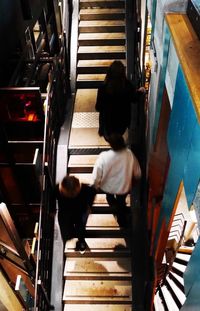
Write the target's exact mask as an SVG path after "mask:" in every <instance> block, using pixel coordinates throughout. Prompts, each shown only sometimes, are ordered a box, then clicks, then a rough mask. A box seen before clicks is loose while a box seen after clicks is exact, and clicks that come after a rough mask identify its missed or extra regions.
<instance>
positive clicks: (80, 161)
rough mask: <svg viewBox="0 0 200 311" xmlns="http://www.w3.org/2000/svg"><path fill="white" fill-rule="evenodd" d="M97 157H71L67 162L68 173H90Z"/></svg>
mask: <svg viewBox="0 0 200 311" xmlns="http://www.w3.org/2000/svg"><path fill="white" fill-rule="evenodd" d="M96 159H97V155H72V156H70V158H69V162H68V172H69V173H71V174H72V173H78V172H79V173H91V172H92V170H93V166H94V163H95V162H96Z"/></svg>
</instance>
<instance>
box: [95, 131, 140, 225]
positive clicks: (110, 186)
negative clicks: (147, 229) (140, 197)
mask: <svg viewBox="0 0 200 311" xmlns="http://www.w3.org/2000/svg"><path fill="white" fill-rule="evenodd" d="M108 142H109V144H110V146H111V149H109V150H108V151H103V152H101V153H100V154H99V156H98V158H97V160H96V162H95V165H94V168H93V172H92V185H93V186H94V187H95V188H96V189H97V190H100V191H103V192H105V193H106V199H107V202H108V204H109V205H110V206H115V207H116V210H117V220H118V223H119V225H120V226H124V225H125V217H124V214H125V207H126V196H127V194H128V193H129V192H130V190H131V188H132V185H133V182H134V180H138V179H140V178H141V168H140V165H139V162H138V160H137V158H136V156H135V155H134V154H133V152H132V151H131V150H130V149H129V148H128V147H127V146H126V144H125V141H124V138H123V136H121V135H120V134H111V135H110V136H109V137H108Z"/></svg>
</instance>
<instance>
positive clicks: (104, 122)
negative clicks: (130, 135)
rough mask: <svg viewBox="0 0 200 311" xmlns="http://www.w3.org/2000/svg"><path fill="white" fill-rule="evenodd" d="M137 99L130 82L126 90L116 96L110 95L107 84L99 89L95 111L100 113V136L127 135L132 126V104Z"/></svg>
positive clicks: (127, 83)
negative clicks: (127, 130) (126, 132)
mask: <svg viewBox="0 0 200 311" xmlns="http://www.w3.org/2000/svg"><path fill="white" fill-rule="evenodd" d="M136 97H137V92H136V90H135V87H134V86H133V85H132V84H131V83H130V82H129V81H128V80H126V85H125V88H124V89H123V90H122V91H119V92H117V93H115V94H108V92H107V91H106V86H105V84H103V85H102V86H100V87H99V89H98V93H97V101H96V105H95V109H96V111H98V112H99V135H100V136H108V135H110V134H111V133H119V134H121V135H123V134H124V133H125V131H126V129H127V128H129V126H130V121H131V103H133V102H134V101H135V100H136Z"/></svg>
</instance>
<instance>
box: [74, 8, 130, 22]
mask: <svg viewBox="0 0 200 311" xmlns="http://www.w3.org/2000/svg"><path fill="white" fill-rule="evenodd" d="M124 17H125V10H124V9H123V8H114V9H111V8H103V9H102V8H98V9H94V8H90V9H81V10H80V20H113V19H114V20H115V19H124Z"/></svg>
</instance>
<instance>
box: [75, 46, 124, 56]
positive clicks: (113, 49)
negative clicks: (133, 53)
mask: <svg viewBox="0 0 200 311" xmlns="http://www.w3.org/2000/svg"><path fill="white" fill-rule="evenodd" d="M125 51H126V49H125V46H124V45H113V46H110V45H108V46H105V45H103V46H79V48H78V54H81V53H119V52H124V53H125Z"/></svg>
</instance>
